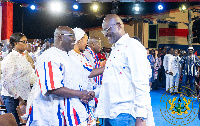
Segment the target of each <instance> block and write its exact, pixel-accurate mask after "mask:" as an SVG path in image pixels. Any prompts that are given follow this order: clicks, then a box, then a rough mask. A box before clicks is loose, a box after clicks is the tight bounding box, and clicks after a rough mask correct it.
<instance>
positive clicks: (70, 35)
mask: <svg viewBox="0 0 200 126" xmlns="http://www.w3.org/2000/svg"><path fill="white" fill-rule="evenodd" d="M59 35H68V36H72V37H74V38H75V35H74V34H59Z"/></svg>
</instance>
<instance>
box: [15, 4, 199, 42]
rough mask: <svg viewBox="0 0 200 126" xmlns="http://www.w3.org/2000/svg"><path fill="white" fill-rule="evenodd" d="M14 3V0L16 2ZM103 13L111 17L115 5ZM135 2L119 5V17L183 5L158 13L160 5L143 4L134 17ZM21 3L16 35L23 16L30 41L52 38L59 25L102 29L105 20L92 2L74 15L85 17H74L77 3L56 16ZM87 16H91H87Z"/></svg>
mask: <svg viewBox="0 0 200 126" xmlns="http://www.w3.org/2000/svg"><path fill="white" fill-rule="evenodd" d="M13 1H14V0H13ZM99 4H100V10H99V12H98V13H97V14H101V15H105V14H110V13H111V10H112V3H99ZM133 4H134V3H130V2H124V3H119V6H118V7H119V12H118V15H134V16H137V17H140V16H143V15H148V14H156V13H162V12H166V11H169V10H170V9H176V8H179V6H181V5H182V4H183V3H181V2H177V3H176V2H173V3H169V2H166V3H163V5H164V10H163V11H158V9H157V6H158V4H159V3H153V2H151V3H150V2H149V3H145V2H141V3H140V4H141V6H142V7H143V9H144V10H143V11H142V12H141V14H134V12H133V11H132V7H133ZM199 4H200V2H193V3H187V6H193V5H199ZM20 5H21V4H20V3H14V5H13V6H14V7H13V32H21V31H22V15H23V33H24V34H25V35H26V36H27V38H28V39H35V38H38V39H42V40H44V39H46V38H52V37H53V33H54V30H55V28H57V27H58V26H62V25H65V26H69V27H71V28H75V27H80V28H82V29H85V28H91V27H97V26H101V24H102V21H103V18H104V16H103V17H101V18H97V17H96V16H95V14H96V13H95V14H94V13H92V12H91V10H90V6H91V3H82V4H79V10H78V11H74V12H83V13H84V14H83V15H82V16H77V15H74V14H72V12H73V9H72V5H73V3H63V6H64V8H65V10H63V11H62V12H61V13H57V14H56V13H52V12H51V11H50V10H49V8H48V5H47V3H35V5H36V7H37V8H40V9H36V10H34V11H33V10H31V9H30V6H27V7H20ZM85 14H87V15H85Z"/></svg>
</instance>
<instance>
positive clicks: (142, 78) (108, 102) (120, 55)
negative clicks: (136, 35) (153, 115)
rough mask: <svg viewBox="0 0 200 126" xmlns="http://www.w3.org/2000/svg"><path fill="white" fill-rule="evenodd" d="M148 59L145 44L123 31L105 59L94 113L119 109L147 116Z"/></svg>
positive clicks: (111, 113) (105, 114)
mask: <svg viewBox="0 0 200 126" xmlns="http://www.w3.org/2000/svg"><path fill="white" fill-rule="evenodd" d="M150 69H151V68H150V65H149V61H148V60H147V52H146V49H145V48H144V46H143V45H142V44H141V43H140V42H139V41H137V40H135V39H133V38H130V37H129V35H128V34H125V35H123V36H122V37H121V38H120V39H119V40H118V41H117V42H116V44H115V47H114V48H112V52H111V54H110V57H109V59H108V60H107V62H106V66H105V70H104V73H103V75H104V77H103V84H102V87H101V89H100V94H99V101H98V105H97V110H96V116H97V117H99V118H111V119H112V118H115V117H117V116H118V115H119V114H120V113H129V114H131V115H132V116H133V117H144V118H147V113H148V110H150V109H151V98H150V94H149V92H150V87H149V74H151V73H149V72H148V71H150Z"/></svg>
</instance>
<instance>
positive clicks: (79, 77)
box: [27, 26, 94, 126]
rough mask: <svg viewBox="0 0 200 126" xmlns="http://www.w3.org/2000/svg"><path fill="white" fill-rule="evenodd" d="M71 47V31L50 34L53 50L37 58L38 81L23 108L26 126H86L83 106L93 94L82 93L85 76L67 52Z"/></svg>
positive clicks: (72, 42)
mask: <svg viewBox="0 0 200 126" xmlns="http://www.w3.org/2000/svg"><path fill="white" fill-rule="evenodd" d="M74 45H75V36H74V32H73V30H72V29H71V28H69V27H67V26H60V27H58V28H57V29H56V30H55V32H54V47H52V48H50V49H48V50H46V51H45V52H43V53H42V55H41V56H39V57H38V59H37V62H36V73H37V76H38V82H37V84H36V87H34V88H35V92H34V91H33V92H34V93H33V94H34V100H33V102H32V104H30V105H29V106H30V107H28V108H27V111H28V112H30V113H29V118H28V121H27V125H31V126H35V125H37V126H58V125H59V126H65V125H67V126H87V121H86V119H87V118H88V113H87V111H86V106H85V105H84V104H83V103H86V105H87V103H88V101H89V100H91V99H93V98H94V92H93V91H89V92H87V91H86V89H87V86H88V81H87V80H88V75H86V74H84V73H83V72H84V68H83V67H82V65H80V64H81V62H80V60H79V59H77V58H76V57H75V56H74V55H72V54H71V53H70V52H69V51H71V50H72V49H73V48H74ZM86 81H87V82H86ZM84 82H86V83H84ZM28 104H29V103H28Z"/></svg>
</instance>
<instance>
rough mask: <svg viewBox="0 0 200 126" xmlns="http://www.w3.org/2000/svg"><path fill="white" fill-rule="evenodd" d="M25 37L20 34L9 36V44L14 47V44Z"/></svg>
mask: <svg viewBox="0 0 200 126" xmlns="http://www.w3.org/2000/svg"><path fill="white" fill-rule="evenodd" d="M23 36H25V35H24V34H22V33H21V32H15V33H13V34H12V35H11V36H10V44H11V45H12V47H14V42H19V41H20V39H21V38H22V37H23Z"/></svg>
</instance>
